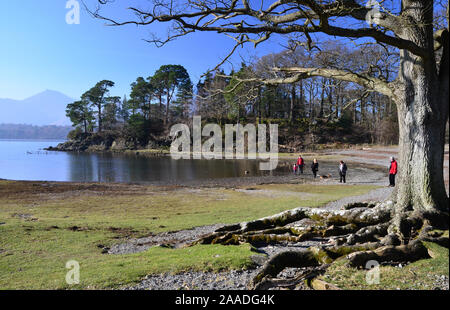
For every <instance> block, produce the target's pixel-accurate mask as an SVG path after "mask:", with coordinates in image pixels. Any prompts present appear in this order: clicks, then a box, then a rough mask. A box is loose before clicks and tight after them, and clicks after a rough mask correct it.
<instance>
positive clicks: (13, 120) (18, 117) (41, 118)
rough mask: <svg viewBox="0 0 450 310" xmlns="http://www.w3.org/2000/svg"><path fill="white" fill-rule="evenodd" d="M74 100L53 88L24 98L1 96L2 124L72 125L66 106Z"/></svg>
mask: <svg viewBox="0 0 450 310" xmlns="http://www.w3.org/2000/svg"><path fill="white" fill-rule="evenodd" d="M73 101H74V100H73V99H72V98H70V97H68V96H66V95H64V94H62V93H60V92H57V91H53V90H46V91H44V92H42V93H39V94H37V95H34V96H32V97H29V98H27V99H24V100H13V99H1V98H0V124H2V123H3V124H6V123H8V124H29V125H40V126H42V125H59V126H67V125H71V122H70V120H69V119H68V118H67V117H66V106H67V104H68V103H71V102H73Z"/></svg>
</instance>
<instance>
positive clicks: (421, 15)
mask: <svg viewBox="0 0 450 310" xmlns="http://www.w3.org/2000/svg"><path fill="white" fill-rule="evenodd" d="M429 7H430V2H429V1H424V0H423V1H417V0H415V1H412V0H411V1H403V15H404V16H405V17H406V18H405V20H409V19H412V20H414V21H415V24H416V25H414V26H411V27H405V28H404V30H403V33H402V36H401V37H403V38H405V39H408V40H411V41H413V42H415V43H416V44H417V45H419V46H421V47H422V48H425V49H427V50H428V51H429V55H430V57H427V58H426V59H421V58H419V57H418V56H415V55H413V54H411V53H410V52H408V51H405V50H401V51H400V57H401V64H400V70H399V76H398V86H399V87H398V88H397V90H396V93H395V95H396V99H395V102H396V104H397V110H398V120H399V133H400V141H399V156H400V158H399V180H398V183H397V184H398V185H397V188H396V192H395V195H396V197H395V198H396V202H397V203H396V210H395V214H396V218H402V216H403V214H405V213H406V212H408V211H414V212H413V213H414V214H417V215H421V216H423V217H425V218H428V219H429V220H430V221H432V222H433V221H439V219H443V218H442V217H440V218H436V215H437V214H442V211H444V212H448V196H447V194H446V191H445V185H444V178H443V161H444V135H445V123H446V120H447V118H448V84H445V85H444V84H443V83H441V82H442V78H443V77H439V74H437V72H436V71H437V70H436V62H435V59H434V57H433V55H434V50H433V44H434V42H433V29H432V17H433V16H432V15H433V10H429ZM447 46H448V42H447ZM443 59H444V62H445V61H446V60H445V59H447V64H448V47H447V48H444V56H443ZM445 70H447V71H448V69H445ZM441 73H443V71H442V72H441ZM447 81H448V72H447ZM447 83H448V82H447ZM444 88H447V89H446V90H445V89H444ZM442 96H444V97H446V98H442ZM447 216H448V215H447ZM447 219H448V217H447ZM396 225H401V220H400V221H397V224H396ZM447 225H448V223H447ZM397 228H399V230H400V231H401V230H402V227H397Z"/></svg>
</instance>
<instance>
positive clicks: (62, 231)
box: [0, 181, 375, 289]
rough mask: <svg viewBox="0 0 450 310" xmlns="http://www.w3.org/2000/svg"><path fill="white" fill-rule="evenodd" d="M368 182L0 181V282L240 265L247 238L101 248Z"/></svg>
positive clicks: (91, 282)
mask: <svg viewBox="0 0 450 310" xmlns="http://www.w3.org/2000/svg"><path fill="white" fill-rule="evenodd" d="M374 188H375V187H374V186H367V185H361V186H359V185H358V186H338V185H306V184H289V185H280V184H269V185H260V186H254V187H252V189H251V190H248V189H246V187H243V188H240V189H236V190H235V189H224V188H180V187H157V186H141V185H123V184H110V185H104V184H88V183H84V184H76V183H55V182H16V181H0V288H1V289H59V288H88V289H93V288H96V289H103V288H117V287H120V286H123V285H127V284H131V283H136V282H138V281H139V280H140V279H141V278H142V277H144V276H145V275H148V274H152V273H161V272H173V273H177V272H181V271H184V270H213V271H219V270H228V269H243V268H248V267H250V266H251V265H252V262H251V259H250V257H251V256H252V255H255V253H254V252H253V251H251V247H250V246H249V245H242V246H221V245H198V246H194V247H190V248H182V249H169V248H161V247H154V248H151V249H149V250H148V251H145V252H141V253H136V254H127V255H107V254H102V253H101V248H100V247H99V246H100V245H101V246H110V245H111V244H114V243H120V242H123V241H124V240H125V239H127V238H131V237H140V236H146V235H149V234H150V233H160V232H165V231H173V230H180V229H188V228H192V227H195V226H202V225H209V224H215V223H224V224H225V223H235V222H241V221H247V220H252V219H256V218H260V217H263V216H268V215H272V214H274V213H277V212H281V211H284V210H287V209H292V208H295V207H299V206H309V207H317V206H320V205H323V204H325V203H327V202H329V201H333V200H336V199H340V198H342V197H345V196H349V195H361V194H364V193H366V192H368V191H370V190H372V189H374ZM68 260H76V261H78V262H79V263H80V281H81V282H80V284H79V285H76V286H70V287H69V286H68V285H67V284H66V283H65V274H66V272H67V271H68V269H66V268H65V264H66V262H67V261H68Z"/></svg>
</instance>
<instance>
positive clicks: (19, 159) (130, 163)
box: [0, 140, 289, 183]
mask: <svg viewBox="0 0 450 310" xmlns="http://www.w3.org/2000/svg"><path fill="white" fill-rule="evenodd" d="M60 142H63V141H54V140H0V179H10V180H32V181H69V182H119V183H150V182H180V181H181V182H182V181H188V180H189V181H191V180H198V179H214V178H228V177H237V176H244V175H245V173H244V172H245V171H246V170H247V171H249V172H250V173H249V175H251V176H259V175H267V174H269V172H267V171H260V170H259V163H258V161H256V160H206V159H201V160H194V159H191V160H189V159H179V160H175V159H172V158H170V157H169V156H163V157H144V156H139V155H137V156H135V155H124V154H111V153H70V152H54V151H45V150H44V148H47V147H49V146H56V145H57V144H58V143H60ZM283 170H284V172H283ZM275 173H282V174H285V173H289V172H288V171H286V169H282V168H279V169H277V171H275Z"/></svg>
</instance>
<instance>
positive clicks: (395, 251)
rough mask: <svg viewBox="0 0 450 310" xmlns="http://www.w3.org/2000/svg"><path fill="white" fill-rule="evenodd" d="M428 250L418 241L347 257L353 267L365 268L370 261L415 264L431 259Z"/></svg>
mask: <svg viewBox="0 0 450 310" xmlns="http://www.w3.org/2000/svg"><path fill="white" fill-rule="evenodd" d="M429 257H430V256H429V254H428V250H427V248H426V247H425V246H424V245H423V244H422V242H421V241H419V240H416V241H413V242H411V243H409V244H405V245H400V246H384V247H380V248H378V249H376V250H374V251H362V252H355V253H351V254H349V255H348V256H347V259H348V261H349V264H350V266H351V267H358V268H364V267H365V265H366V264H367V262H368V261H371V260H375V261H377V262H378V263H383V262H390V261H393V262H415V261H417V260H419V259H423V258H429Z"/></svg>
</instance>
